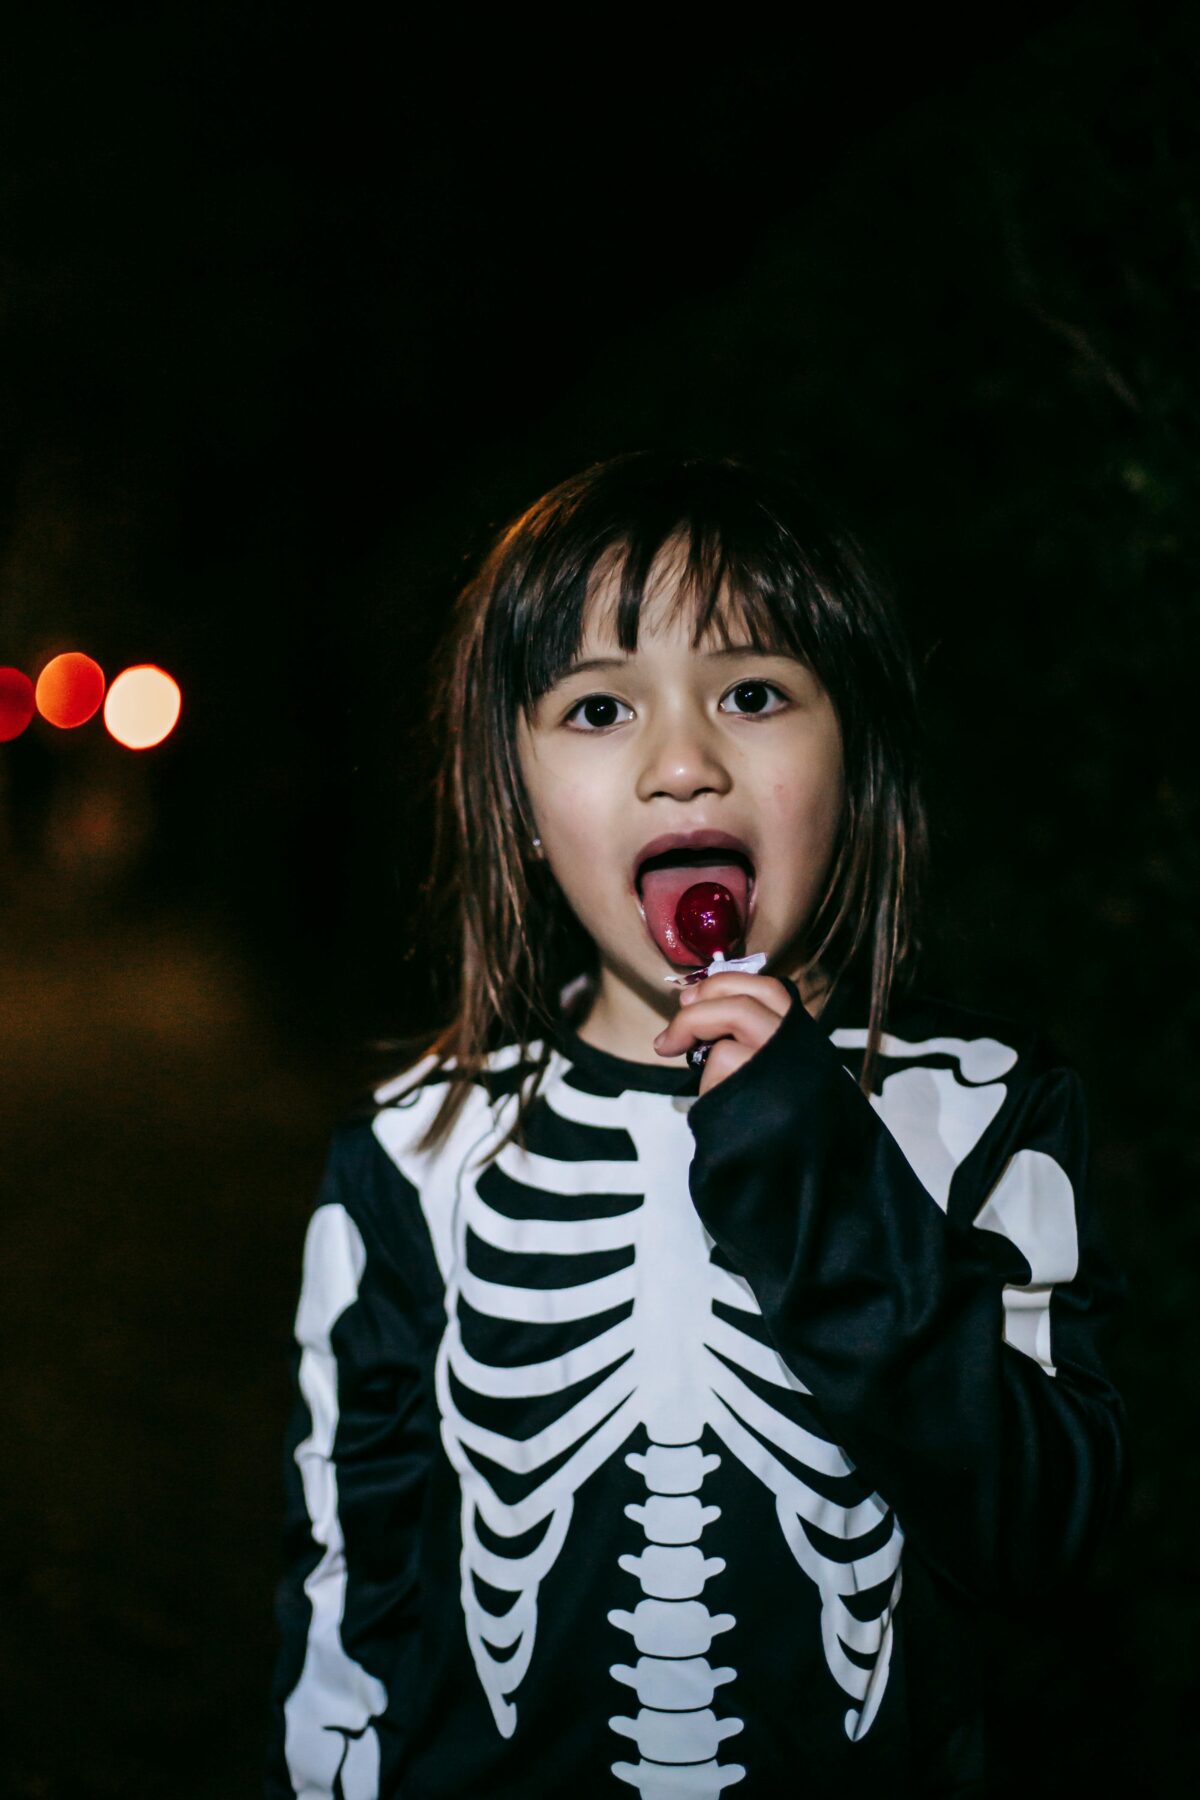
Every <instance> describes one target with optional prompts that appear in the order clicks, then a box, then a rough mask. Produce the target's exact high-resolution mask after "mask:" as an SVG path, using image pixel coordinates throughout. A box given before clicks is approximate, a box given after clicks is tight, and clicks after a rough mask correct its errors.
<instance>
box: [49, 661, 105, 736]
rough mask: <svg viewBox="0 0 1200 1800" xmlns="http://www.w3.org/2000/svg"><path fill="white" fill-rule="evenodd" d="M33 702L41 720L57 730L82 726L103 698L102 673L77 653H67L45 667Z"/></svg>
mask: <svg viewBox="0 0 1200 1800" xmlns="http://www.w3.org/2000/svg"><path fill="white" fill-rule="evenodd" d="M35 698H36V700H37V709H38V711H39V712H40V713H41V715H42V717H43V719H45V720H46V721H47V722H48V723H49V724H51V725H57V726H58V727H59V729H60V730H62V731H70V730H73V728H74V727H75V726H76V725H86V724H87V722H88V720H89V719H90V718H91V717H92V714H93V713H95V712H97V711H98V710H99V706H100V702H101V701H102V700H103V698H104V671H103V669H102V668H101V667H100V664H99V663H98V662H93V661H92V659H91V657H90V656H84V654H83V652H82V651H81V650H67V651H65V652H64V654H63V655H62V656H55V657H52V658H51V660H50V661H49V662H48V663H47V664H46V666H45V668H44V669H43V670H42V672H41V674H40V675H39V676H38V678H37V688H36V690H35Z"/></svg>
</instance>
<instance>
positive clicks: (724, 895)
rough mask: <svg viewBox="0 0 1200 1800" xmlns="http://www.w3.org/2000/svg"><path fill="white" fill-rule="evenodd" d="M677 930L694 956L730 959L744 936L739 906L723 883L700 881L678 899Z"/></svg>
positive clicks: (676, 910)
mask: <svg viewBox="0 0 1200 1800" xmlns="http://www.w3.org/2000/svg"><path fill="white" fill-rule="evenodd" d="M675 926H676V929H677V931H678V932H679V936H680V938H681V939H682V941H683V942H684V944H686V945H687V948H688V949H689V950H690V951H691V952H692V954H693V955H694V956H706V957H708V958H709V960H710V961H711V959H712V958H713V957H714V956H715V955H716V953H717V951H718V950H719V951H720V952H721V955H722V956H728V955H729V954H730V952H731V951H733V950H735V949H736V948H737V945H738V943H739V942H740V940H741V936H742V920H741V915H740V914H739V912H738V909H737V902H736V900H735V899H734V897H733V895H732V894H731V893H730V891H729V889H728V888H727V887H726V886H725V885H724V884H723V883H722V882H720V881H697V882H695V883H694V884H693V885H692V886H691V887H690V888H688V889H686V891H685V892H684V893H682V894H681V895H680V896H679V904H678V906H677V907H676V908H675Z"/></svg>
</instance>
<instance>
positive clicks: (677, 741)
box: [637, 712, 732, 800]
mask: <svg viewBox="0 0 1200 1800" xmlns="http://www.w3.org/2000/svg"><path fill="white" fill-rule="evenodd" d="M731 785H732V777H731V775H730V773H729V770H728V768H727V767H726V764H725V759H724V758H723V756H722V754H721V748H720V745H719V743H718V742H717V739H716V735H715V733H714V730H713V728H712V727H711V726H710V725H709V724H708V722H707V720H706V719H705V718H704V717H703V716H702V715H700V714H698V713H695V712H688V713H686V714H679V715H676V716H674V717H672V718H669V719H663V720H662V722H661V724H660V725H659V726H658V727H657V728H656V729H655V730H654V731H653V732H651V733H650V734H649V735H648V736H647V737H646V738H645V739H644V740H643V757H642V763H641V768H640V770H639V772H638V782H637V796H638V799H639V800H653V799H654V798H656V797H657V796H659V795H663V796H665V797H666V798H667V799H670V800H693V799H696V798H697V797H698V796H700V795H702V794H726V793H728V792H729V789H730V787H731Z"/></svg>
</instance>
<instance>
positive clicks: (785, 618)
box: [497, 484, 826, 713]
mask: <svg viewBox="0 0 1200 1800" xmlns="http://www.w3.org/2000/svg"><path fill="white" fill-rule="evenodd" d="M589 498H591V499H592V500H593V502H594V503H593V504H592V505H590V506H587V507H580V509H579V511H578V512H574V511H573V512H572V514H571V516H570V517H569V520H568V519H560V520H559V521H558V522H557V524H558V529H556V530H554V531H553V532H551V533H549V534H548V537H547V541H546V542H545V544H544V547H543V553H542V554H541V555H539V556H538V557H536V558H534V559H531V562H530V566H529V567H528V568H527V569H525V570H522V572H521V577H520V579H521V589H522V591H521V594H520V598H519V600H518V599H517V597H516V596H515V595H514V596H513V600H514V605H513V614H512V621H511V623H512V632H511V636H510V638H509V645H510V658H511V661H510V684H511V698H512V703H513V707H514V713H515V710H516V709H517V708H520V709H521V710H523V711H525V712H526V713H528V712H530V711H531V710H532V708H533V707H534V706H535V705H536V703H537V701H539V700H540V699H541V698H542V696H543V694H545V693H548V692H549V690H550V689H551V688H552V687H553V686H554V685H555V683H556V682H558V681H560V680H561V679H562V677H563V676H564V675H565V674H566V673H567V671H568V670H569V669H570V667H571V665H572V664H573V662H574V661H575V659H576V658H577V656H578V654H579V649H580V645H581V643H582V641H583V635H584V631H585V629H586V626H587V620H588V608H589V603H590V600H591V597H592V594H593V593H594V591H595V589H596V587H597V585H598V583H599V581H600V580H601V579H603V578H607V577H609V576H610V575H611V576H616V577H617V582H616V601H615V616H614V617H613V618H612V623H613V626H614V632H613V635H614V636H615V638H616V641H617V643H618V645H619V646H620V648H621V649H622V650H624V651H626V652H629V653H631V652H633V651H634V650H636V648H637V644H638V634H639V629H640V625H641V618H642V611H643V608H644V606H645V604H646V599H647V588H648V587H649V586H650V585H651V578H652V576H653V581H654V584H655V585H656V586H657V584H658V583H659V582H660V581H663V580H665V581H666V584H667V585H668V586H669V587H673V588H674V594H673V598H672V601H671V605H670V607H669V617H670V619H671V620H672V622H673V621H674V620H675V619H676V618H678V617H680V616H689V615H690V618H691V622H692V632H691V642H692V646H693V648H697V647H699V645H700V644H701V643H702V642H703V641H704V640H705V638H706V637H707V636H708V635H709V634H710V633H711V634H713V635H715V636H716V637H717V638H718V639H719V640H720V642H721V644H722V645H723V647H725V648H728V647H729V646H730V645H731V644H732V643H734V642H737V643H739V644H748V645H750V646H751V647H752V648H753V649H755V650H762V651H774V652H779V653H783V654H786V655H789V656H795V657H798V658H799V659H800V660H801V661H802V662H804V663H806V664H807V665H808V666H809V667H810V668H811V669H812V670H813V672H814V673H815V674H816V675H817V677H818V679H823V676H822V671H821V667H820V664H821V661H822V655H821V648H822V645H821V635H822V634H821V623H822V616H823V610H824V607H825V605H826V601H825V599H824V596H823V594H822V590H821V586H820V582H819V578H818V576H817V573H816V571H815V569H814V568H813V566H812V564H811V562H810V561H809V560H808V559H806V558H805V557H804V556H803V555H801V554H798V553H797V552H798V550H799V546H798V545H797V544H796V543H795V540H794V539H791V538H790V537H786V536H785V535H784V534H782V533H781V532H780V530H779V527H778V526H777V525H776V524H775V521H774V520H773V519H772V518H771V517H770V516H769V515H768V514H766V513H764V512H763V510H762V508H761V506H758V505H753V504H748V501H749V499H750V496H749V495H743V494H739V493H738V492H736V490H735V489H731V488H730V487H729V485H728V484H722V486H721V487H720V488H717V487H715V486H714V491H713V492H711V493H710V494H707V495H705V494H699V493H697V492H696V491H695V490H694V488H691V489H690V491H689V487H688V486H687V485H685V484H681V487H680V491H679V492H678V493H676V494H671V493H655V494H652V495H647V496H646V499H647V501H648V504H647V505H646V506H645V507H644V508H636V509H631V507H630V505H629V500H630V496H629V495H628V494H620V493H613V494H611V495H604V496H602V495H595V496H589ZM605 499H607V501H608V505H607V506H604V505H603V504H599V505H598V504H595V502H603V500H605ZM580 514H583V515H584V516H580ZM606 514H607V516H605V515H606ZM497 600H498V601H500V602H501V604H503V597H502V596H501V595H500V594H499V593H498V594H497Z"/></svg>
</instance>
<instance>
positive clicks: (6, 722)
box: [0, 668, 36, 744]
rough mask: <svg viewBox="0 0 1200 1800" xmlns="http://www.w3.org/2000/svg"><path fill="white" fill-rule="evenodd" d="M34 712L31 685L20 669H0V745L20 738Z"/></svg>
mask: <svg viewBox="0 0 1200 1800" xmlns="http://www.w3.org/2000/svg"><path fill="white" fill-rule="evenodd" d="M35 711H36V702H35V700H34V697H33V683H32V681H30V679H29V677H28V675H26V674H23V673H22V671H21V670H20V669H7V668H5V669H0V744H7V743H10V742H11V740H12V739H13V738H15V737H20V735H21V733H22V732H23V731H24V729H25V727H26V726H27V725H28V723H29V721H30V719H32V717H33V715H34V712H35Z"/></svg>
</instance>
